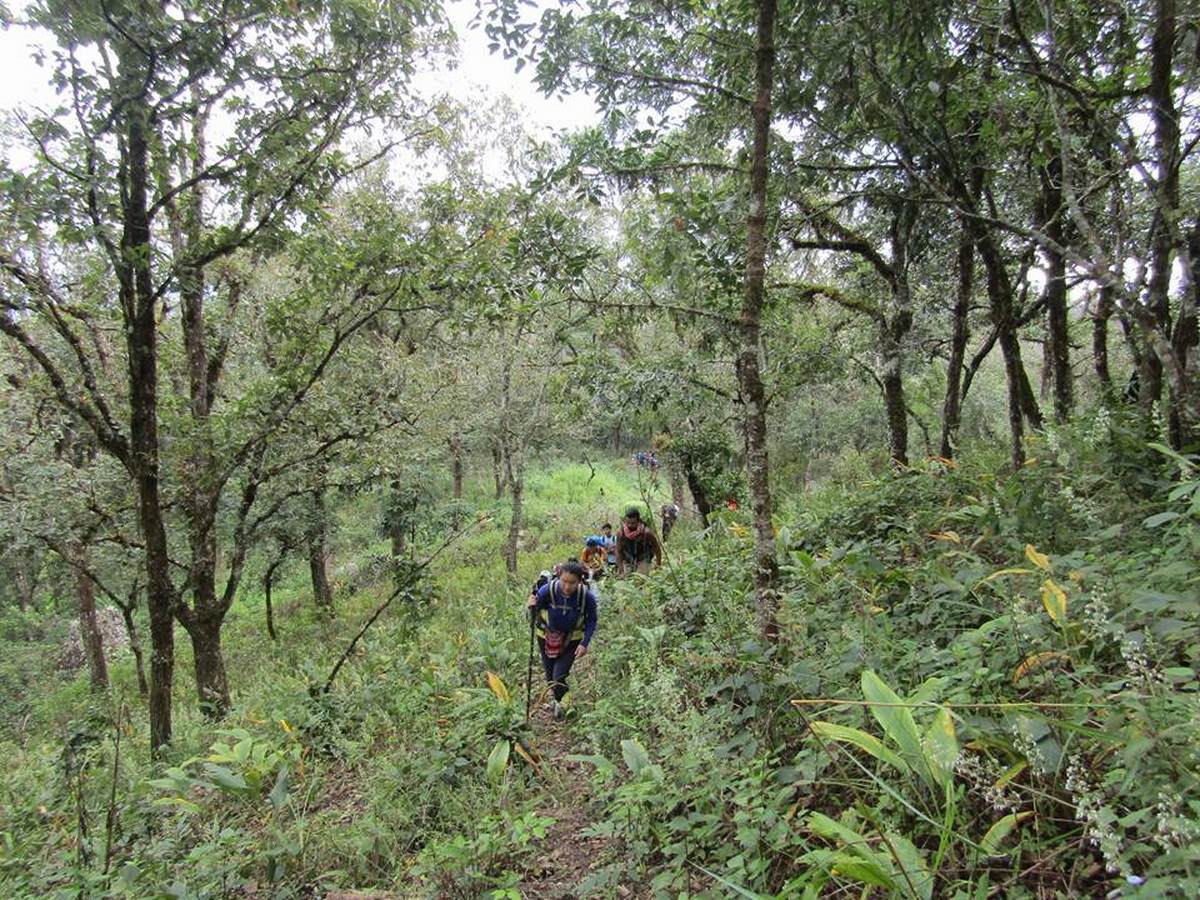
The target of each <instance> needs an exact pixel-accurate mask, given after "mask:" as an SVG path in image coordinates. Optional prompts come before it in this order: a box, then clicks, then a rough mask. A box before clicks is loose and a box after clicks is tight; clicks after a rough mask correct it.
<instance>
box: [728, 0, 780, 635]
mask: <svg viewBox="0 0 1200 900" xmlns="http://www.w3.org/2000/svg"><path fill="white" fill-rule="evenodd" d="M756 8H757V13H758V22H757V29H756V30H757V47H756V49H755V96H754V103H753V106H752V107H751V114H752V119H753V141H752V150H751V157H750V215H749V216H748V217H747V220H746V284H745V294H744V296H743V300H742V312H741V317H740V319H739V323H738V337H739V344H740V347H739V351H738V358H737V378H738V390H739V392H740V394H741V400H742V404H743V415H744V417H745V418H744V425H745V437H746V470H747V477H748V481H749V488H750V505H751V509H752V514H753V524H754V594H755V602H756V606H757V618H758V631H759V635H760V636H761V637H762V639H763V640H764V641H767V642H771V643H773V642H775V641H778V640H779V620H778V611H779V592H778V590H777V585H778V581H779V561H778V559H777V557H776V551H775V528H774V524H773V522H772V507H771V486H770V465H769V461H768V458H767V401H766V392H765V391H764V389H763V383H762V373H761V368H760V364H759V354H760V352H761V343H762V342H761V337H762V335H761V327H762V325H761V321H762V308H763V303H764V300H765V294H766V288H765V280H766V278H765V276H766V238H765V234H764V232H765V230H766V221H767V166H768V156H767V152H768V146H769V139H770V134H771V86H772V80H773V78H774V66H775V11H776V4H775V0H758V2H757V3H756Z"/></svg>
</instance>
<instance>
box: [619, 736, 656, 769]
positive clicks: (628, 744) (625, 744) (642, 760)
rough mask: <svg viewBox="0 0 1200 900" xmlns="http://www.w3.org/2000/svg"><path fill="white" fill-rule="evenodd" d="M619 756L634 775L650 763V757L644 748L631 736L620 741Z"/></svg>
mask: <svg viewBox="0 0 1200 900" xmlns="http://www.w3.org/2000/svg"><path fill="white" fill-rule="evenodd" d="M621 757H622V758H623V759H624V760H625V765H627V766H629V771H631V772H632V773H633V774H634V775H637V774H638V773H640V772H641V771H642V769H644V768H646V766H648V765H650V757H649V756H648V755H647V754H646V750H645V748H644V747H642V745H641V744H639V743H638V742H637V741H636V740H634V739H632V738H627V739H626V740H623V741H621Z"/></svg>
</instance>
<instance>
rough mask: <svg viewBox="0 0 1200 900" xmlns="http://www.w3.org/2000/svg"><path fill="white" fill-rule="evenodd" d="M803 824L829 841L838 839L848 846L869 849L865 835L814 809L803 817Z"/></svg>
mask: <svg viewBox="0 0 1200 900" xmlns="http://www.w3.org/2000/svg"><path fill="white" fill-rule="evenodd" d="M805 824H807V825H808V828H809V830H810V831H812V833H813V834H815V835H817V836H818V837H823V838H825V839H826V840H829V841H840V842H841V843H843V844H845V845H847V846H849V847H858V846H863V847H867V848H868V849H870V847H869V845H868V843H867V839H866V837H864V836H863V835H861V834H859V833H858V832H857V831H855V830H854V829H853V828H850V827H848V826H846V825H843V824H842V823H841V822H839V821H838V820H837V819H831V818H830V817H829V816H827V815H825V814H824V813H820V812H816V811H815V810H814V811H813V812H810V813H809V814H808V818H807V819H805Z"/></svg>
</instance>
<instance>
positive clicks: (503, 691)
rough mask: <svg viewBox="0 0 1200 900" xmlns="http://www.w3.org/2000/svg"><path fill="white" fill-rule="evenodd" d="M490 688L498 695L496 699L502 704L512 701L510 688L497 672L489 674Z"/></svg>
mask: <svg viewBox="0 0 1200 900" xmlns="http://www.w3.org/2000/svg"><path fill="white" fill-rule="evenodd" d="M487 683H488V687H489V688H491V689H492V693H493V694H495V695H496V699H497V700H499V701H500V702H501V703H508V702H509V700H510V697H509V693H508V688H507V687H506V686H505V684H504V682H503V680H501V678H500V676H499V675H497V674H496V673H495V672H488V673H487Z"/></svg>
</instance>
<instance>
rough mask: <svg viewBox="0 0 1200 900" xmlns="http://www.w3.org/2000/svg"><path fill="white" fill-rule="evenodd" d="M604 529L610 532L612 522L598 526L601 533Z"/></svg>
mask: <svg viewBox="0 0 1200 900" xmlns="http://www.w3.org/2000/svg"><path fill="white" fill-rule="evenodd" d="M605 528H607V529H608V530H609V531H611V530H612V522H605V523H604V524H603V525H601V526H600V530H601V531H603V530H604V529H605Z"/></svg>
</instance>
